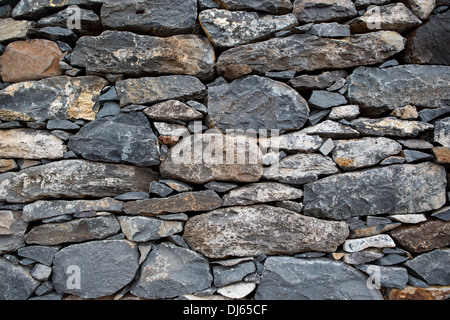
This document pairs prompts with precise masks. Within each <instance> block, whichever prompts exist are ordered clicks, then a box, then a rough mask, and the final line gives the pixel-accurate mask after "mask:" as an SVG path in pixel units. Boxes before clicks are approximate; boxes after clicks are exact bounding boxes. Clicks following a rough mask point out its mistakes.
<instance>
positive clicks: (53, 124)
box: [47, 120, 80, 131]
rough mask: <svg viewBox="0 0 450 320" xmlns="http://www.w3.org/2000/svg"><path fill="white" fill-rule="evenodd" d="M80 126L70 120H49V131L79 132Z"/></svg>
mask: <svg viewBox="0 0 450 320" xmlns="http://www.w3.org/2000/svg"><path fill="white" fill-rule="evenodd" d="M78 129H80V126H79V125H77V124H75V123H73V122H71V121H69V120H49V121H48V122H47V130H68V131H71V130H78Z"/></svg>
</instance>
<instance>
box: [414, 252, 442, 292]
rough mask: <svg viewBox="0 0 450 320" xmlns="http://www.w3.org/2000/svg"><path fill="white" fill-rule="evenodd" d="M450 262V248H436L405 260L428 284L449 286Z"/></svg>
mask: <svg viewBox="0 0 450 320" xmlns="http://www.w3.org/2000/svg"><path fill="white" fill-rule="evenodd" d="M449 263H450V250H449V249H436V250H433V251H431V252H428V253H424V254H421V255H419V256H417V257H415V258H414V259H411V260H409V261H407V262H405V266H406V267H407V268H408V269H410V270H412V271H413V272H414V273H415V274H417V275H418V276H419V277H420V278H422V279H423V280H425V281H426V283H428V284H431V285H432V284H437V285H442V286H447V285H449V284H450V271H449V269H448V265H449ZM414 273H413V274H414Z"/></svg>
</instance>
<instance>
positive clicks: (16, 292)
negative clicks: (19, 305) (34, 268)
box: [0, 257, 40, 300]
mask: <svg viewBox="0 0 450 320" xmlns="http://www.w3.org/2000/svg"><path fill="white" fill-rule="evenodd" d="M0 276H1V278H2V281H1V282H0V299H1V300H26V299H28V298H29V297H30V296H31V294H32V293H33V291H34V290H35V289H36V288H37V287H38V286H39V284H40V282H39V281H37V280H36V279H34V278H33V277H32V276H31V274H30V271H29V270H28V269H27V268H25V267H22V266H20V265H15V264H14V263H12V262H11V261H8V260H7V259H5V258H3V257H0Z"/></svg>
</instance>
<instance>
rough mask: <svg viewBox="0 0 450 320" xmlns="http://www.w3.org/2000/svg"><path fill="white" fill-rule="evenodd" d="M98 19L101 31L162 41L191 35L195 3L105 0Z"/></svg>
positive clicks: (181, 1)
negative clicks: (131, 34) (176, 36)
mask: <svg viewBox="0 0 450 320" xmlns="http://www.w3.org/2000/svg"><path fill="white" fill-rule="evenodd" d="M101 19H102V23H103V26H104V28H105V29H115V30H123V31H132V32H136V33H144V34H149V35H155V36H162V37H167V36H173V35H176V34H183V33H192V32H193V31H194V28H195V22H196V19H197V1H196V0H175V1H173V0H172V1H167V0H163V1H144V2H143V1H138V0H132V1H121V0H105V1H104V3H103V6H102V9H101Z"/></svg>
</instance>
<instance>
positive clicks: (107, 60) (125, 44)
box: [71, 31, 215, 80]
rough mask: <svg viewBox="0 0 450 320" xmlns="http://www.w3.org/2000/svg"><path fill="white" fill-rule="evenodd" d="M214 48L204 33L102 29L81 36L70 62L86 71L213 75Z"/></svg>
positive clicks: (134, 74)
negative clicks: (158, 34)
mask: <svg viewBox="0 0 450 320" xmlns="http://www.w3.org/2000/svg"><path fill="white" fill-rule="evenodd" d="M214 62H215V56H214V49H213V46H212V45H211V44H210V43H209V41H208V39H207V38H206V37H202V36H197V35H177V36H172V37H168V38H160V37H153V36H141V35H137V34H134V33H131V32H126V31H105V32H103V33H102V34H101V35H100V36H97V37H83V38H81V39H80V40H79V41H78V42H77V45H76V47H75V49H74V51H73V53H72V57H71V64H72V65H75V66H79V67H84V68H86V70H87V71H88V72H89V73H101V74H108V73H112V74H114V73H119V74H125V75H127V76H130V77H139V76H159V75H165V74H182V75H183V74H184V75H193V76H196V77H198V78H200V79H202V80H208V79H210V78H212V77H213V76H214Z"/></svg>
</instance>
